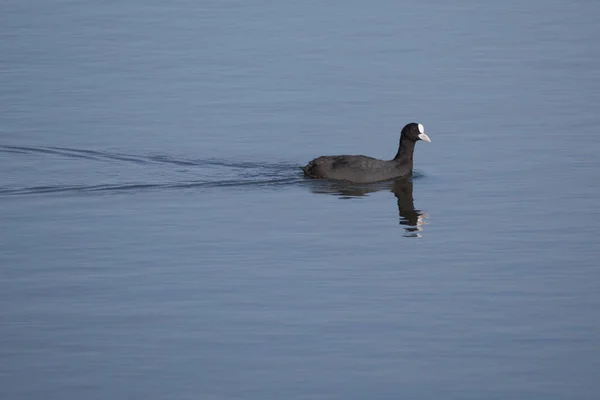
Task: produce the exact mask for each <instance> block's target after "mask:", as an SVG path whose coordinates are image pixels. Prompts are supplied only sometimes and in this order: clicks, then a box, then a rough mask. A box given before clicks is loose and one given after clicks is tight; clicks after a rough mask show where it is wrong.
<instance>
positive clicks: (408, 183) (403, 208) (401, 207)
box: [312, 178, 428, 237]
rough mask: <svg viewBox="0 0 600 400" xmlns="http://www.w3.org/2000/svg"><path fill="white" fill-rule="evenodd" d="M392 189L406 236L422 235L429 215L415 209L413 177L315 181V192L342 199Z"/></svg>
mask: <svg viewBox="0 0 600 400" xmlns="http://www.w3.org/2000/svg"><path fill="white" fill-rule="evenodd" d="M387 190H389V191H391V192H392V193H393V194H394V196H395V197H396V199H397V204H398V215H399V217H400V225H402V226H403V227H404V230H405V233H404V236H406V237H421V233H422V231H423V225H425V223H426V222H425V220H426V219H427V217H428V215H427V214H426V213H424V212H422V211H421V210H418V209H415V205H414V198H413V181H412V179H411V178H401V179H397V180H394V181H391V182H389V181H388V182H381V183H376V184H369V185H356V184H351V183H342V182H336V181H318V182H314V186H313V189H312V191H313V192H314V193H325V194H331V195H335V196H340V198H341V199H351V198H355V197H362V196H366V195H368V194H369V193H374V192H379V191H387Z"/></svg>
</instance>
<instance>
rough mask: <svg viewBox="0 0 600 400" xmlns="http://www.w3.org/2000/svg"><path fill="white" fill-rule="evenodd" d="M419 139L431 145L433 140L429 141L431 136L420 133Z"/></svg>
mask: <svg viewBox="0 0 600 400" xmlns="http://www.w3.org/2000/svg"><path fill="white" fill-rule="evenodd" d="M419 139H421V140H424V141H426V142H429V143H431V139H429V136H427V134H426V133H419Z"/></svg>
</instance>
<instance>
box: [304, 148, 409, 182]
mask: <svg viewBox="0 0 600 400" xmlns="http://www.w3.org/2000/svg"><path fill="white" fill-rule="evenodd" d="M302 170H303V171H304V175H305V176H306V177H309V178H313V179H334V180H340V181H348V182H355V183H370V182H378V181H385V180H389V179H395V178H399V177H402V176H408V175H410V174H411V173H412V165H406V164H404V165H403V164H400V163H399V162H398V161H397V160H390V161H387V160H378V159H376V158H373V157H367V156H359V155H341V156H321V157H318V158H315V159H314V160H312V161H310V162H309V163H308V165H306V166H305V167H303V168H302Z"/></svg>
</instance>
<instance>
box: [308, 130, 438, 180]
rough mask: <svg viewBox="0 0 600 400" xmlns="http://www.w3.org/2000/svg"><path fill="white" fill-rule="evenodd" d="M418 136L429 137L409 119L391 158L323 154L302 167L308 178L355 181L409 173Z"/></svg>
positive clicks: (396, 176)
mask: <svg viewBox="0 0 600 400" xmlns="http://www.w3.org/2000/svg"><path fill="white" fill-rule="evenodd" d="M418 140H427V141H430V139H429V137H428V136H427V135H426V134H425V133H424V131H423V126H422V125H420V124H416V123H410V124H407V125H406V126H405V127H404V128H403V129H402V133H401V135H400V146H399V148H398V152H397V153H396V156H395V157H394V158H393V159H392V160H379V159H377V158H373V157H367V156H362V155H339V156H321V157H317V158H315V159H314V160H312V161H310V162H309V163H308V164H307V165H306V166H304V167H302V170H303V171H304V175H305V176H306V177H308V178H313V179H333V180H340V181H348V182H354V183H371V182H380V181H385V180H390V179H396V178H400V177H405V176H410V175H411V174H412V170H413V152H414V148H415V142H416V141H418Z"/></svg>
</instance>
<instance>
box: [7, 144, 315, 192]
mask: <svg viewBox="0 0 600 400" xmlns="http://www.w3.org/2000/svg"><path fill="white" fill-rule="evenodd" d="M1 153H5V154H9V155H10V156H9V157H20V156H49V157H59V158H63V159H65V160H68V159H79V160H83V161H85V160H88V161H93V162H104V163H111V164H110V166H109V167H107V170H108V169H110V170H111V171H115V170H116V171H118V174H116V175H115V174H112V175H110V176H111V178H110V180H113V181H114V180H117V182H102V183H98V182H97V179H98V178H97V177H98V176H101V177H102V174H96V175H94V176H93V177H92V178H91V179H90V180H91V181H90V182H85V181H84V182H83V183H80V182H78V183H76V184H73V183H72V181H73V180H74V179H79V181H81V177H82V176H85V172H86V171H85V170H86V169H88V168H89V169H93V170H94V171H98V167H91V166H88V165H86V166H84V168H83V170H82V171H83V172H81V173H78V172H77V169H75V170H74V171H75V172H74V173H73V174H70V175H69V176H65V175H64V174H58V175H56V174H55V175H54V176H52V177H50V178H49V177H44V176H43V175H39V174H38V173H37V172H38V171H35V176H34V178H35V180H36V181H38V182H39V179H40V177H42V178H45V179H46V181H47V182H48V181H50V183H48V184H45V183H42V184H29V185H28V184H25V183H21V184H19V182H17V183H16V184H15V183H13V184H11V185H2V186H0V196H25V195H42V194H53V193H111V192H114V193H123V192H138V191H142V190H160V189H193V188H211V187H213V188H217V187H242V186H244V187H248V186H281V185H290V184H295V183H299V182H302V181H303V179H302V176H301V174H300V171H299V169H298V168H297V165H296V164H292V163H287V162H277V163H258V162H246V161H230V160H222V159H189V158H179V157H173V156H170V155H165V154H150V155H137V154H127V153H118V152H107V151H97V150H88V149H76V148H67V147H54V146H14V145H0V154H1ZM50 162H51V160H50ZM88 164H89V163H88ZM127 164H136V165H138V166H144V165H145V166H148V167H152V168H149V169H148V170H147V171H143V169H142V170H139V168H138V169H136V170H135V171H132V170H131V169H128V167H127ZM161 166H173V167H186V168H185V170H181V169H171V170H163V167H161ZM157 167H158V169H157ZM207 168H208V169H209V171H207V170H206V169H207ZM101 170H102V167H100V171H101ZM127 175H132V176H135V178H133V179H127V178H126V176H127ZM140 175H142V176H144V179H140ZM105 176H109V175H108V174H106V175H105ZM165 176H168V179H166V180H165ZM157 177H158V178H159V179H160V178H161V177H162V179H160V181H158V182H157V181H156V178H157ZM68 181H71V182H68ZM94 181H95V182H94ZM119 181H120V182H119Z"/></svg>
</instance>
